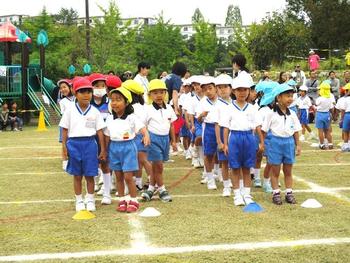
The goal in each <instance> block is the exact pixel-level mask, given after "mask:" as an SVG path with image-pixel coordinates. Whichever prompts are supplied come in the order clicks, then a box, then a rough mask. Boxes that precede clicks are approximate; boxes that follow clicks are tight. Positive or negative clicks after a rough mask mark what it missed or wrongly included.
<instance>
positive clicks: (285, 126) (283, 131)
mask: <svg viewBox="0 0 350 263" xmlns="http://www.w3.org/2000/svg"><path fill="white" fill-rule="evenodd" d="M262 130H263V131H264V132H266V133H268V132H269V131H271V133H272V134H273V135H274V136H278V137H284V138H287V137H290V136H293V135H294V133H295V132H299V131H301V125H300V122H299V119H298V117H297V115H296V114H295V112H294V111H292V110H290V114H289V115H279V114H278V112H275V111H271V112H270V113H269V114H268V115H267V116H266V118H265V120H264V122H263V125H262Z"/></svg>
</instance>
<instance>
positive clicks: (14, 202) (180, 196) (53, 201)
mask: <svg viewBox="0 0 350 263" xmlns="http://www.w3.org/2000/svg"><path fill="white" fill-rule="evenodd" d="M328 189H329V190H332V191H349V190H350V187H334V188H328ZM282 192H285V191H284V190H283V191H282ZM293 193H318V194H328V193H327V192H324V191H323V190H322V191H319V190H315V189H299V190H293ZM252 194H253V195H255V194H265V195H270V194H268V193H265V192H252ZM172 197H173V198H195V197H221V198H222V199H224V200H225V199H229V198H232V197H233V196H232V197H222V195H221V193H217V194H188V195H186V194H183V195H172ZM138 199H139V200H141V197H138ZM153 199H155V200H157V199H158V197H154V198H153ZM95 200H96V201H101V200H102V198H101V197H98V198H95ZM112 200H114V201H118V197H112ZM70 202H75V200H74V199H47V200H24V201H0V205H24V204H46V203H70Z"/></svg>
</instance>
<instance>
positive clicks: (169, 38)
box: [139, 14, 185, 73]
mask: <svg viewBox="0 0 350 263" xmlns="http://www.w3.org/2000/svg"><path fill="white" fill-rule="evenodd" d="M140 38H141V39H140V42H141V44H140V52H139V53H140V60H145V61H148V62H149V63H150V64H151V66H152V71H153V72H154V73H158V72H160V71H164V70H169V69H171V66H172V64H173V63H174V61H176V60H177V59H178V58H180V57H181V56H182V54H183V52H184V49H185V42H184V40H183V37H182V35H181V33H180V28H179V27H177V26H174V25H172V24H170V21H165V20H164V18H163V15H162V14H161V15H160V16H159V17H158V18H157V22H156V24H155V25H150V26H146V27H144V29H143V31H142V32H141V36H140Z"/></svg>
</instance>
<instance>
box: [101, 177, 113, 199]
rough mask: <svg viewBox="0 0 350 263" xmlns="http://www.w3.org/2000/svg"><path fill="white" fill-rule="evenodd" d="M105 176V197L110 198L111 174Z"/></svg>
mask: <svg viewBox="0 0 350 263" xmlns="http://www.w3.org/2000/svg"><path fill="white" fill-rule="evenodd" d="M102 176H103V186H104V189H103V195H105V196H110V194H111V174H110V173H104V174H102Z"/></svg>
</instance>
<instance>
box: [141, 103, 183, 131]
mask: <svg viewBox="0 0 350 263" xmlns="http://www.w3.org/2000/svg"><path fill="white" fill-rule="evenodd" d="M165 105H166V108H165V109H164V108H160V109H158V110H157V109H156V108H155V107H154V106H153V104H151V105H146V106H145V113H146V123H147V128H148V130H149V131H150V132H152V133H154V134H157V135H168V134H169V131H170V125H171V123H172V122H174V121H176V120H177V117H176V114H175V112H174V110H173V108H172V107H171V106H170V105H168V104H165Z"/></svg>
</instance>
